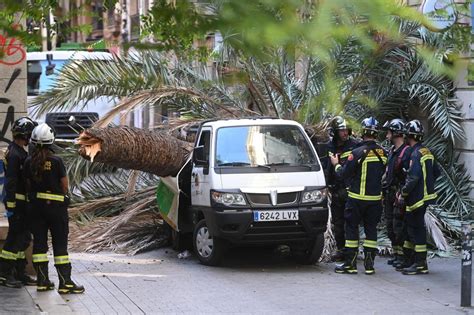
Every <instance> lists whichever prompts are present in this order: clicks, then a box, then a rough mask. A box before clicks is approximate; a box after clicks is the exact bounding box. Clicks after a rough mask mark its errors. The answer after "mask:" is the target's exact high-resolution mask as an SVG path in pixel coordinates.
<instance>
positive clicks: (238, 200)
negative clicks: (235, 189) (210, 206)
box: [211, 191, 247, 206]
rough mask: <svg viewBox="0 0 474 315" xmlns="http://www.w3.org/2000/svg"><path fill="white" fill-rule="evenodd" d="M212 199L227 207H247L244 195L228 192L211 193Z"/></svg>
mask: <svg viewBox="0 0 474 315" xmlns="http://www.w3.org/2000/svg"><path fill="white" fill-rule="evenodd" d="M211 197H212V200H214V202H217V203H220V204H223V205H225V206H245V205H246V204H247V203H246V202H245V198H244V196H243V195H242V194H237V193H227V192H218V191H213V192H211Z"/></svg>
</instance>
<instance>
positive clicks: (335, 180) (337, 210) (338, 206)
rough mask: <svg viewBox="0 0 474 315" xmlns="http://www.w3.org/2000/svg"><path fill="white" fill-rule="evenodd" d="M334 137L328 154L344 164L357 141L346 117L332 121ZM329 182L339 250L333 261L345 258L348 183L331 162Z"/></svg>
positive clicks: (334, 227) (332, 216) (329, 164)
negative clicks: (352, 135)
mask: <svg viewBox="0 0 474 315" xmlns="http://www.w3.org/2000/svg"><path fill="white" fill-rule="evenodd" d="M330 128H331V134H332V139H331V141H329V143H328V149H327V151H328V155H329V156H338V157H339V164H340V165H341V166H342V165H344V164H345V162H346V161H347V158H348V157H349V154H350V153H351V150H352V148H353V147H354V146H355V145H356V144H357V141H356V140H355V139H354V138H352V137H351V130H350V128H349V127H348V125H347V122H346V120H345V119H343V118H342V117H341V116H336V117H334V119H333V120H332V122H331V127H330ZM327 167H328V168H327V171H326V174H327V184H328V187H329V192H330V193H331V221H332V222H331V223H332V225H333V231H334V238H335V239H336V247H337V251H336V253H335V254H334V255H333V256H332V260H333V261H343V260H344V253H343V250H344V237H345V235H344V208H345V205H346V201H347V184H346V183H345V181H344V178H343V177H342V176H341V175H340V174H338V173H337V172H336V171H335V170H334V166H333V165H332V164H331V163H327Z"/></svg>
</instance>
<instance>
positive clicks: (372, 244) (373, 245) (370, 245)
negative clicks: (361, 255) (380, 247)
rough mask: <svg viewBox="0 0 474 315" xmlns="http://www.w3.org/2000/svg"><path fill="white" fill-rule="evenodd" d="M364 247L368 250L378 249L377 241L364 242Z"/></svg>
mask: <svg viewBox="0 0 474 315" xmlns="http://www.w3.org/2000/svg"><path fill="white" fill-rule="evenodd" d="M363 246H364V247H368V248H377V241H372V240H364V244H363Z"/></svg>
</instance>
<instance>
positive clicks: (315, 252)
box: [295, 233, 324, 265]
mask: <svg viewBox="0 0 474 315" xmlns="http://www.w3.org/2000/svg"><path fill="white" fill-rule="evenodd" d="M323 249H324V233H320V234H318V235H317V236H316V239H315V240H313V241H311V242H310V244H309V246H308V247H307V248H306V250H304V251H301V252H297V253H296V254H295V256H296V260H297V261H298V262H299V263H300V264H302V265H314V264H315V263H317V262H318V261H319V259H320V258H321V255H322V254H323Z"/></svg>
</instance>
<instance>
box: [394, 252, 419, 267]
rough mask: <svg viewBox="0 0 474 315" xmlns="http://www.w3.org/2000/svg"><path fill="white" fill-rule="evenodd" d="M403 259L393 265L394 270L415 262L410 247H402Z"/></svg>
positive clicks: (413, 253)
mask: <svg viewBox="0 0 474 315" xmlns="http://www.w3.org/2000/svg"><path fill="white" fill-rule="evenodd" d="M403 257H404V258H403V261H402V262H401V263H399V264H397V265H394V267H395V270H396V271H402V270H403V269H404V268H408V267H410V266H411V265H413V263H414V262H415V251H414V250H413V249H411V248H406V247H403Z"/></svg>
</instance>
